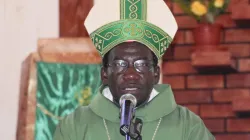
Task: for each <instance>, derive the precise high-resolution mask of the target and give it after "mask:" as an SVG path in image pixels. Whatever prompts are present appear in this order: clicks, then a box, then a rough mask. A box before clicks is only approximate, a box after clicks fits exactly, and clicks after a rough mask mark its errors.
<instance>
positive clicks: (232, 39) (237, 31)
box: [163, 0, 250, 140]
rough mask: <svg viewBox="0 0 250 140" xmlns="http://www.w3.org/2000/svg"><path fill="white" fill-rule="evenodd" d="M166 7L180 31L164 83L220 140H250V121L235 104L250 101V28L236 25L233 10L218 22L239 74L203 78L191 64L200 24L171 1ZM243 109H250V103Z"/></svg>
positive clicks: (165, 68) (169, 54) (165, 65)
mask: <svg viewBox="0 0 250 140" xmlns="http://www.w3.org/2000/svg"><path fill="white" fill-rule="evenodd" d="M166 3H167V4H168V5H169V7H170V9H171V10H172V12H173V13H174V15H175V17H176V20H177V22H178V25H179V30H178V32H177V35H176V37H175V38H174V42H173V44H172V46H171V49H169V50H168V52H167V53H166V55H165V56H164V63H163V74H164V77H163V82H164V83H169V84H171V86H172V88H173V90H174V94H175V98H176V101H177V103H178V104H181V105H184V106H186V107H188V108H189V109H190V110H192V111H193V112H195V113H196V114H198V115H199V116H200V117H201V118H202V119H203V120H204V122H205V124H206V126H207V127H208V128H209V130H210V131H211V132H212V133H213V134H214V135H215V136H216V139H217V140H250V117H249V116H243V117H239V116H238V114H237V112H235V111H234V110H233V104H232V101H233V99H235V98H236V97H241V98H247V97H250V24H249V27H244V28H243V27H241V26H239V25H238V24H236V22H235V21H234V20H233V19H232V18H231V8H230V7H231V6H230V7H229V8H228V12H227V13H226V14H224V15H222V16H221V17H220V18H218V20H217V21H216V22H218V23H222V24H223V25H224V30H223V33H222V40H221V45H222V46H224V47H227V48H229V50H230V52H231V53H232V56H233V57H234V58H236V60H237V70H238V72H236V73H227V74H207V75H206V74H200V73H199V72H198V71H197V70H196V69H194V68H193V66H192V65H191V61H190V54H191V47H192V46H193V45H194V41H193V38H192V29H193V28H194V27H196V25H197V22H196V21H195V20H194V19H193V18H191V17H189V16H187V15H185V14H184V13H183V12H182V11H181V9H180V8H179V7H178V6H177V5H176V4H175V3H172V2H170V1H168V0H166ZM247 14H249V13H247ZM242 103H243V102H242ZM242 105H243V106H249V107H250V100H249V102H248V101H245V102H244V104H242Z"/></svg>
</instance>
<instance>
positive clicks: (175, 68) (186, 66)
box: [163, 61, 196, 75]
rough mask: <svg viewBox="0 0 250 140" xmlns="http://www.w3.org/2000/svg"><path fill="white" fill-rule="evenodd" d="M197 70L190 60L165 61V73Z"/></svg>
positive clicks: (187, 72)
mask: <svg viewBox="0 0 250 140" xmlns="http://www.w3.org/2000/svg"><path fill="white" fill-rule="evenodd" d="M193 73H196V70H195V69H194V68H193V66H192V65H191V62H190V61H172V62H171V61H167V62H164V63H163V74H167V75H173V74H193Z"/></svg>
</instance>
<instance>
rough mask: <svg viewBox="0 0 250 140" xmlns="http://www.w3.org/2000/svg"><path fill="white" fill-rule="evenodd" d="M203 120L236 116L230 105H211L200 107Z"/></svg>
mask: <svg viewBox="0 0 250 140" xmlns="http://www.w3.org/2000/svg"><path fill="white" fill-rule="evenodd" d="M200 115H201V117H202V118H223V117H233V116H235V115H234V113H233V111H232V105H230V104H209V105H201V106H200Z"/></svg>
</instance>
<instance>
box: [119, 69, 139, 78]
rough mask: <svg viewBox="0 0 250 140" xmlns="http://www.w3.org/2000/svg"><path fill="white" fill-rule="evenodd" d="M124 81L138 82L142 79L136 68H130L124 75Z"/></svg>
mask: <svg viewBox="0 0 250 140" xmlns="http://www.w3.org/2000/svg"><path fill="white" fill-rule="evenodd" d="M123 78H124V80H138V79H140V75H139V73H138V72H137V71H136V69H135V68H134V67H129V68H127V70H126V71H125V73H124V75H123Z"/></svg>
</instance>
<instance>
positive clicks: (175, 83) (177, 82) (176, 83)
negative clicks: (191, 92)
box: [163, 76, 185, 89]
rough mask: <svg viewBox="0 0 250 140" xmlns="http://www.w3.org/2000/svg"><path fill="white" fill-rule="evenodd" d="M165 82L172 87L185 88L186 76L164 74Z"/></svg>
mask: <svg viewBox="0 0 250 140" xmlns="http://www.w3.org/2000/svg"><path fill="white" fill-rule="evenodd" d="M163 83H164V84H169V85H171V87H172V89H184V88H185V77H184V76H164V77H163Z"/></svg>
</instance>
